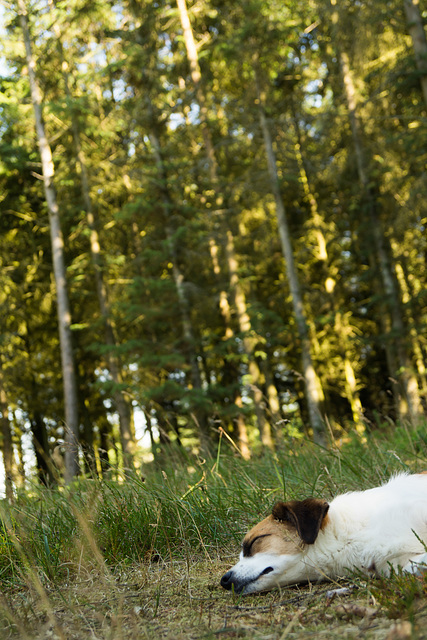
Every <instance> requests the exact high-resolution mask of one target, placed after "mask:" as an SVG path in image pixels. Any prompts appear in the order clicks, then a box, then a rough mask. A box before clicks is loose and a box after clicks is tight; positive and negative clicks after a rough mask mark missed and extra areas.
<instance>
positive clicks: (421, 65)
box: [403, 0, 427, 107]
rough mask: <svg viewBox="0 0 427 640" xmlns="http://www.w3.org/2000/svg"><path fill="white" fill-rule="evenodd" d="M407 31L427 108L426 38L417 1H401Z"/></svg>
mask: <svg viewBox="0 0 427 640" xmlns="http://www.w3.org/2000/svg"><path fill="white" fill-rule="evenodd" d="M403 6H404V9H405V14H406V20H407V22H408V31H409V35H410V36H411V40H412V46H413V48H414V54H415V63H416V65H417V69H418V71H419V73H420V84H421V90H422V93H423V98H424V103H425V105H426V107H427V38H426V32H425V31H424V23H423V19H422V16H421V11H420V3H419V0H403Z"/></svg>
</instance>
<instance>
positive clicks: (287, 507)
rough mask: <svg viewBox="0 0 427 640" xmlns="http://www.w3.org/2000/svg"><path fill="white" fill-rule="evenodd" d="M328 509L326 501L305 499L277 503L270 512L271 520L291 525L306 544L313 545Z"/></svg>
mask: <svg viewBox="0 0 427 640" xmlns="http://www.w3.org/2000/svg"><path fill="white" fill-rule="evenodd" d="M328 509H329V505H328V503H327V502H326V500H320V499H319V498H307V499H306V500H301V501H298V500H291V501H290V502H277V503H276V504H275V505H274V507H273V511H272V515H273V518H275V519H276V520H280V521H281V522H289V523H290V524H292V525H293V526H294V527H295V528H296V530H297V532H298V535H299V537H300V538H301V540H302V541H303V542H305V543H306V544H313V542H315V541H316V538H317V536H318V534H319V531H320V527H321V526H322V522H323V519H324V517H325V516H326V514H327V512H328Z"/></svg>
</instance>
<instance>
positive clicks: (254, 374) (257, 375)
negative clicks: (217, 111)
mask: <svg viewBox="0 0 427 640" xmlns="http://www.w3.org/2000/svg"><path fill="white" fill-rule="evenodd" d="M176 2H177V6H178V10H179V15H180V20H181V25H182V29H183V32H184V41H185V47H186V51H187V58H188V61H189V63H190V72H191V79H192V81H193V84H194V87H195V89H196V99H197V102H198V104H199V108H200V122H201V125H202V127H201V128H202V136H203V142H204V147H205V152H206V158H207V161H208V166H209V177H210V180H211V186H212V188H213V189H214V191H215V193H216V203H215V204H216V207H217V208H218V209H220V208H223V206H224V202H223V196H222V194H221V193H219V188H218V185H219V180H218V162H217V158H216V155H215V149H214V146H213V143H212V136H211V132H210V128H209V124H208V111H207V105H206V99H205V94H204V92H203V89H202V85H201V80H202V75H201V71H200V65H199V56H198V53H197V46H196V43H195V41H194V35H193V30H192V27H191V22H190V17H189V15H188V11H187V3H186V0H176ZM220 233H221V235H224V234H223V233H222V230H221V231H220ZM210 244H211V256H212V257H213V256H214V255H216V254H217V253H218V249H217V247H216V246H215V242H214V240H213V238H211V240H210ZM223 244H224V245H225V247H226V257H227V266H228V272H229V278H230V291H231V292H233V296H234V300H235V304H236V311H237V316H238V321H239V328H240V331H241V332H242V333H243V332H244V333H245V334H246V338H244V340H243V347H244V350H245V354H246V356H247V358H248V367H249V373H250V375H251V379H252V380H251V386H250V392H251V396H252V398H253V402H254V410H255V415H256V420H257V424H258V429H259V432H260V436H261V441H262V443H263V445H264V446H267V447H269V448H271V447H272V446H273V441H272V438H271V426H270V424H269V423H268V421H267V419H266V416H265V411H264V407H263V394H262V390H261V388H260V383H261V378H262V375H261V372H260V370H259V367H258V364H257V362H256V360H255V357H254V354H253V346H254V345H253V344H252V342H253V341H252V338H250V336H249V333H250V331H251V322H250V318H249V315H248V313H247V308H246V297H245V295H244V292H243V289H242V287H241V284H240V281H239V276H238V262H237V257H236V252H235V249H234V238H233V235H232V233H231V231H230V230H229V229H228V230H227V233H226V239H224V241H223ZM226 304H227V299H226V294H225V292H221V300H220V309H221V312H222V313H223V317H224V318H226V314H224V309H225V307H226ZM227 330H228V332H231V334H232V331H231V328H230V327H229V325H228V326H227ZM239 424H240V429H241V430H242V429H243V424H244V422H243V416H241V419H240V421H239ZM243 439H244V441H247V435H246V436H243Z"/></svg>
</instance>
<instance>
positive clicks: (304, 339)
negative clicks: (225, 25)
mask: <svg viewBox="0 0 427 640" xmlns="http://www.w3.org/2000/svg"><path fill="white" fill-rule="evenodd" d="M255 83H256V87H257V97H258V110H259V118H260V124H261V131H262V134H263V138H264V145H265V151H266V155H267V163H268V173H269V177H270V184H271V190H272V192H273V195H274V200H275V203H276V215H277V222H278V228H279V235H280V242H281V246H282V253H283V257H284V259H285V266H286V273H287V276H288V282H289V288H290V292H291V299H292V306H293V310H294V316H295V321H296V325H297V331H298V336H299V339H300V346H301V358H302V372H303V376H304V382H305V397H306V402H307V409H308V415H309V420H310V426H311V428H312V430H313V438H314V440H315V442H317V443H319V444H324V443H325V439H326V438H325V424H324V420H323V417H322V404H323V402H324V394H323V389H322V385H321V382H320V379H319V377H318V375H317V373H316V370H315V368H314V365H313V360H312V356H311V345H310V337H309V332H308V326H307V321H306V317H305V312H304V305H303V299H302V294H301V288H300V284H299V279H298V274H297V269H296V266H295V260H294V254H293V250H292V244H291V237H290V232H289V226H288V221H287V217H286V210H285V205H284V203H283V198H282V194H281V191H280V183H279V176H278V171H277V163H276V156H275V153H274V150H273V142H272V139H271V134H270V129H269V126H268V122H267V117H266V115H265V111H264V97H263V95H262V94H261V90H260V86H259V78H258V70H257V68H256V63H255Z"/></svg>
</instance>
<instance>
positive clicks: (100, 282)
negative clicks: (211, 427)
mask: <svg viewBox="0 0 427 640" xmlns="http://www.w3.org/2000/svg"><path fill="white" fill-rule="evenodd" d="M49 6H50V9H51V14H52V16H53V17H55V4H54V2H53V0H49ZM53 30H54V33H55V36H56V43H57V47H58V51H59V55H60V61H61V69H62V79H63V82H64V88H65V95H66V97H67V100H68V103H69V104H70V105H71V107H70V108H71V130H72V134H73V142H74V152H75V157H76V162H77V168H78V172H79V174H80V181H81V193H82V199H83V203H84V207H85V212H86V219H87V223H88V227H89V231H90V234H89V241H90V253H91V259H92V264H93V267H94V273H95V285H96V293H97V297H98V304H99V309H100V312H101V317H102V320H103V323H104V336H105V344H106V345H107V346H108V347H109V349H108V351H107V354H106V358H107V367H108V371H109V372H110V375H111V378H112V380H113V383H114V387H113V391H112V395H113V399H114V404H115V406H116V409H117V413H118V415H119V427H120V442H121V447H122V452H123V464H124V467H125V468H128V469H133V468H134V455H135V446H136V445H135V438H134V437H133V434H132V427H131V422H132V410H131V406H130V402H129V400H128V399H127V398H126V394H125V392H124V391H123V389H122V387H123V376H122V366H121V363H120V360H119V358H118V357H117V355H116V354H115V350H116V347H117V340H116V336H115V333H114V328H113V324H112V322H111V311H110V305H109V302H108V294H107V288H106V286H105V278H104V270H103V265H102V257H101V245H100V240H99V234H98V230H97V223H96V217H95V210H94V207H93V205H92V199H91V197H90V182H89V173H88V170H87V166H86V158H85V155H84V152H83V149H82V145H81V135H80V127H79V123H78V119H77V114H76V112H75V109H74V107H73V106H72V95H71V91H70V82H69V73H68V63H67V61H66V60H65V56H64V50H63V46H62V42H61V30H60V28H59V25H58V22H57V21H55V19H54V20H53Z"/></svg>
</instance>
